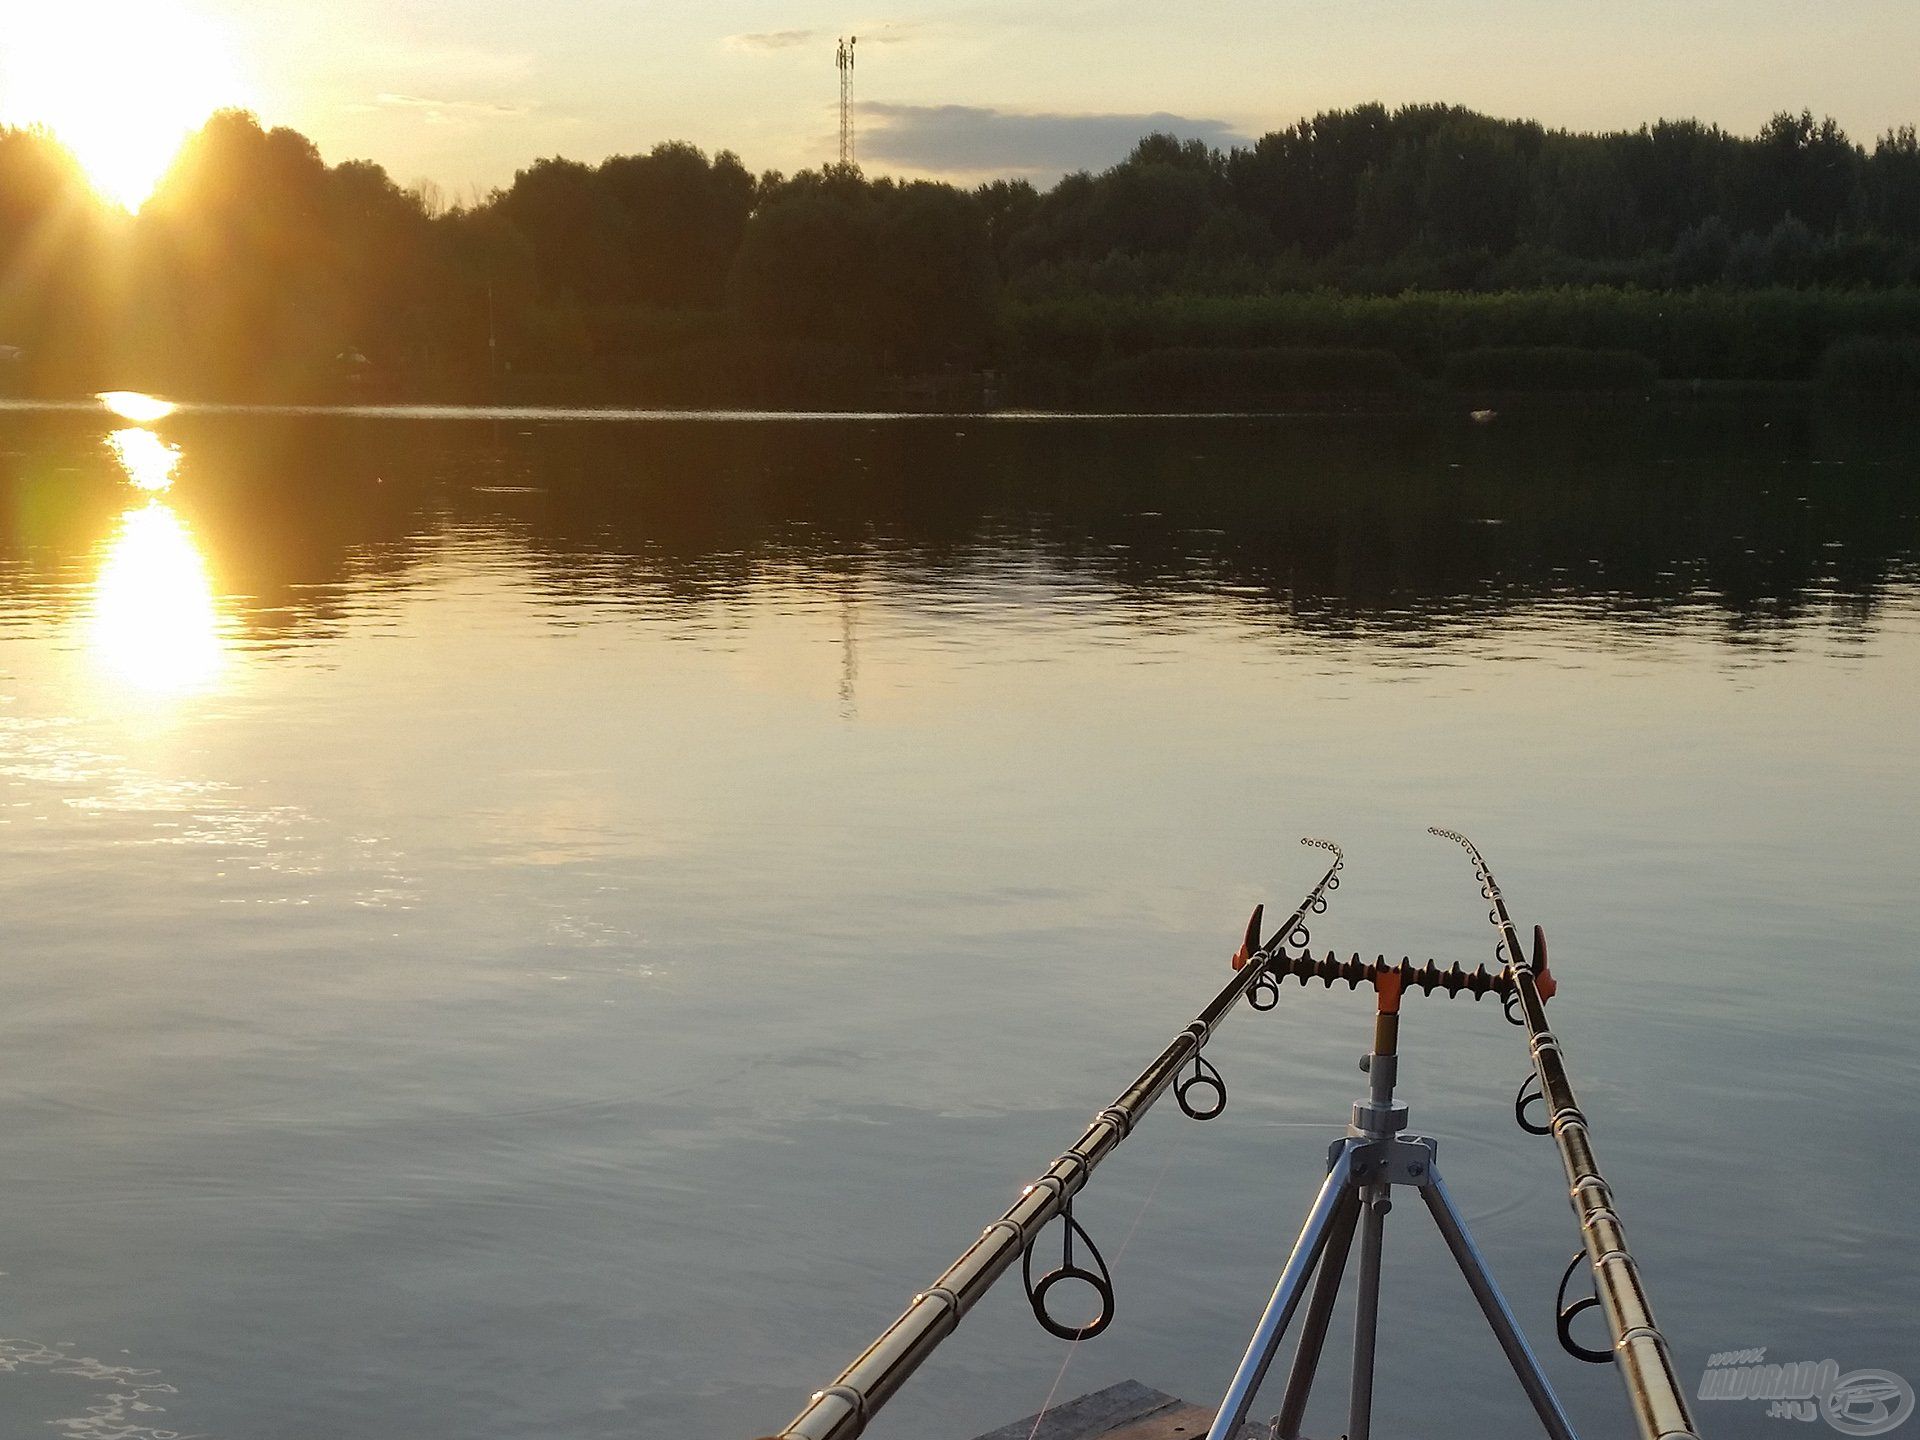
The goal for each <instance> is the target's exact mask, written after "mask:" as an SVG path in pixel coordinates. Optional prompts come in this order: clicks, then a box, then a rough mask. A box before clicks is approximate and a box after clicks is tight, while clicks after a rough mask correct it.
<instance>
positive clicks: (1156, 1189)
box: [1027, 1125, 1192, 1440]
mask: <svg viewBox="0 0 1920 1440" xmlns="http://www.w3.org/2000/svg"><path fill="white" fill-rule="evenodd" d="M1191 1128H1192V1127H1191V1126H1187V1125H1182V1126H1180V1127H1179V1133H1178V1134H1176V1135H1175V1136H1174V1139H1173V1143H1172V1144H1171V1145H1169V1146H1168V1147H1167V1158H1166V1159H1165V1160H1163V1161H1161V1162H1160V1173H1159V1174H1158V1175H1156V1176H1154V1177H1153V1184H1151V1185H1149V1186H1148V1187H1147V1193H1146V1197H1145V1198H1144V1199H1142V1200H1141V1202H1140V1209H1139V1210H1138V1211H1137V1212H1136V1213H1135V1214H1134V1217H1133V1224H1132V1225H1130V1226H1128V1227H1127V1233H1126V1234H1125V1235H1124V1236H1122V1237H1121V1240H1120V1248H1119V1249H1118V1250H1115V1251H1114V1252H1113V1263H1114V1265H1115V1267H1116V1268H1117V1267H1118V1266H1119V1264H1120V1262H1121V1261H1122V1260H1124V1259H1126V1258H1127V1247H1128V1246H1129V1245H1131V1244H1133V1237H1134V1232H1136V1231H1137V1230H1139V1228H1140V1222H1141V1221H1142V1220H1144V1219H1146V1218H1147V1211H1148V1209H1149V1208H1151V1206H1152V1205H1153V1197H1154V1196H1155V1195H1157V1194H1159V1193H1160V1182H1161V1181H1162V1180H1165V1179H1166V1178H1167V1172H1168V1171H1169V1170H1171V1169H1172V1168H1173V1162H1174V1160H1175V1159H1177V1158H1178V1157H1179V1154H1180V1147H1181V1146H1182V1145H1184V1144H1186V1143H1187V1131H1188V1130H1189V1129H1191ZM1079 1352H1080V1342H1079V1341H1078V1340H1077V1339H1076V1340H1072V1341H1069V1342H1068V1344H1067V1355H1066V1358H1065V1359H1064V1360H1062V1361H1061V1362H1060V1373H1059V1374H1058V1375H1055V1376H1054V1377H1053V1385H1052V1387H1051V1388H1049V1389H1048V1391H1047V1398H1046V1400H1045V1401H1044V1402H1042V1404H1041V1406H1040V1413H1039V1414H1038V1415H1036V1416H1034V1417H1033V1429H1031V1430H1029V1431H1028V1432H1027V1440H1034V1436H1036V1435H1038V1434H1039V1433H1040V1427H1041V1426H1042V1425H1044V1424H1045V1423H1046V1420H1047V1412H1049V1411H1050V1410H1052V1409H1053V1401H1054V1397H1055V1396H1057V1395H1058V1394H1059V1393H1060V1386H1061V1383H1062V1382H1063V1381H1064V1380H1065V1379H1066V1378H1067V1368H1068V1367H1069V1366H1070V1365H1072V1364H1073V1357H1074V1356H1075V1355H1077V1354H1078V1353H1079Z"/></svg>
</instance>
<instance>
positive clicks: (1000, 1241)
mask: <svg viewBox="0 0 1920 1440" xmlns="http://www.w3.org/2000/svg"><path fill="white" fill-rule="evenodd" d="M1305 843H1307V844H1310V845H1316V846H1318V847H1319V848H1321V849H1324V850H1331V851H1332V852H1333V857H1334V859H1333V864H1332V865H1330V866H1328V867H1327V873H1326V874H1324V875H1322V876H1321V877H1320V883H1319V884H1318V885H1315V886H1314V887H1313V889H1312V890H1311V891H1309V892H1308V894H1307V898H1306V899H1304V900H1302V901H1301V902H1300V908H1299V909H1298V910H1295V911H1294V912H1293V916H1292V918H1291V919H1289V920H1288V921H1287V923H1286V924H1285V925H1283V926H1281V927H1280V929H1279V931H1277V932H1276V933H1275V934H1274V936H1273V938H1272V939H1270V940H1268V941H1267V942H1266V943H1265V944H1264V945H1259V944H1257V938H1256V941H1255V944H1254V945H1253V946H1251V947H1250V949H1251V954H1250V955H1249V956H1248V957H1247V958H1248V959H1249V960H1251V961H1252V962H1253V963H1248V964H1245V965H1244V967H1243V968H1241V969H1239V970H1237V971H1236V973H1235V974H1234V977H1233V979H1232V980H1231V981H1229V982H1228V983H1227V986H1226V988H1225V989H1223V990H1221V992H1220V993H1219V994H1218V995H1216V996H1214V998H1213V999H1212V1001H1211V1002H1209V1003H1208V1005H1207V1007H1206V1009H1204V1010H1202V1011H1201V1012H1200V1014H1199V1015H1198V1016H1197V1017H1196V1018H1195V1019H1194V1021H1193V1023H1192V1024H1190V1025H1188V1026H1187V1028H1186V1029H1184V1030H1182V1031H1181V1032H1180V1034H1179V1035H1178V1036H1176V1037H1175V1038H1174V1041H1173V1043H1172V1044H1171V1045H1169V1046H1167V1048H1166V1049H1165V1050H1163V1051H1162V1052H1161V1054H1160V1058H1159V1059H1157V1060H1155V1061H1154V1062H1153V1064H1151V1065H1149V1066H1148V1067H1147V1068H1146V1069H1145V1070H1143V1071H1141V1072H1140V1076H1139V1078H1138V1079H1136V1080H1135V1081H1134V1082H1133V1083H1132V1084H1131V1085H1129V1086H1128V1087H1127V1088H1126V1089H1125V1090H1124V1091H1122V1092H1121V1094H1120V1098H1119V1099H1117V1100H1115V1101H1114V1102H1113V1104H1111V1105H1109V1106H1108V1107H1107V1108H1106V1109H1105V1110H1102V1111H1101V1112H1100V1113H1099V1114H1098V1115H1096V1116H1095V1117H1094V1119H1093V1123H1092V1124H1091V1125H1089V1126H1088V1127H1087V1132H1086V1134H1084V1135H1082V1136H1081V1137H1080V1138H1079V1139H1078V1140H1076V1141H1074V1142H1073V1144H1072V1145H1071V1146H1070V1147H1069V1148H1068V1149H1067V1151H1066V1152H1065V1153H1064V1154H1062V1155H1061V1157H1060V1158H1059V1159H1058V1160H1056V1161H1054V1162H1053V1164H1051V1165H1049V1166H1048V1167H1047V1168H1046V1169H1045V1170H1044V1171H1042V1172H1041V1174H1040V1177H1039V1178H1038V1179H1036V1180H1035V1181H1034V1182H1033V1183H1032V1184H1030V1185H1028V1186H1027V1187H1026V1188H1025V1189H1023V1190H1022V1191H1021V1192H1020V1198H1019V1199H1018V1200H1016V1201H1015V1202H1014V1203H1013V1206H1012V1208H1010V1209H1009V1210H1008V1211H1007V1213H1006V1214H1004V1215H1002V1216H1001V1217H1000V1218H999V1219H998V1220H996V1221H994V1222H993V1223H992V1224H991V1225H989V1226H988V1227H987V1228H986V1230H985V1231H984V1232H983V1233H982V1234H981V1236H980V1238H979V1239H978V1240H976V1241H974V1242H973V1244H972V1245H971V1246H969V1247H968V1248H967V1249H966V1251H964V1252H963V1253H962V1254H961V1256H960V1258H959V1259H958V1260H956V1261H954V1262H953V1264H951V1265H949V1266H948V1267H947V1269H946V1270H945V1272H944V1273H942V1274H941V1276H940V1278H939V1279H937V1280H935V1281H934V1282H933V1284H932V1285H930V1286H928V1287H927V1288H926V1289H925V1290H922V1291H921V1292H920V1293H919V1294H918V1295H915V1296H914V1297H913V1303H912V1304H910V1305H908V1306H907V1308H906V1311H905V1313H903V1314H902V1315H901V1316H900V1318H899V1319H898V1320H896V1321H894V1322H893V1324H891V1325H889V1326H888V1327H887V1328H886V1329H885V1330H884V1331H882V1332H881V1333H880V1337H879V1338H878V1339H877V1340H875V1341H874V1342H873V1343H872V1344H871V1345H869V1346H868V1347H867V1348H866V1349H865V1350H864V1351H863V1352H861V1355H860V1358H859V1359H857V1360H855V1361H854V1362H853V1363H852V1364H851V1365H849V1366H848V1367H847V1368H846V1369H845V1370H843V1371H841V1372H840V1376H839V1378H838V1379H836V1380H835V1381H834V1382H833V1383H832V1384H831V1385H829V1386H827V1388H826V1389H824V1390H821V1391H818V1392H816V1393H815V1394H814V1396H813V1398H812V1399H810V1400H809V1401H808V1402H807V1405H806V1408H805V1409H803V1410H802V1411H801V1412H800V1413H799V1414H798V1415H796V1416H794V1417H793V1419H792V1420H791V1421H789V1422H788V1423H787V1426H786V1428H785V1429H783V1430H781V1431H779V1432H778V1434H777V1436H769V1437H766V1440H852V1437H853V1436H855V1435H858V1434H860V1432H861V1431H863V1430H865V1429H866V1428H867V1424H868V1422H869V1421H871V1420H872V1418H873V1416H874V1414H875V1413H876V1412H877V1411H878V1410H879V1409H880V1407H881V1406H882V1405H884V1404H886V1403H887V1401H888V1400H889V1399H890V1398H891V1397H892V1396H893V1394H894V1392H895V1391H897V1390H898V1389H899V1388H900V1387H901V1385H902V1384H904V1383H905V1382H906V1380H907V1379H908V1377H909V1376H911V1375H912V1374H913V1372H914V1371H916V1370H918V1369H919V1368H920V1366H921V1365H922V1364H923V1363H924V1362H925V1361H926V1359H927V1357H928V1356H929V1355H931V1354H932V1353H933V1351H934V1349H935V1347H936V1346H938V1345H939V1343H940V1342H941V1341H942V1340H944V1339H946V1338H947V1336H949V1335H951V1334H952V1333H953V1331H954V1329H955V1327H956V1326H958V1325H959V1323H960V1317H961V1316H963V1315H965V1314H966V1313H967V1311H969V1310H971V1309H972V1308H973V1307H974V1305H975V1304H976V1303H977V1302H978V1301H979V1299H980V1297H981V1296H983V1295H985V1294H986V1293H987V1290H988V1289H989V1288H990V1287H991V1286H992V1285H993V1282H994V1281H995V1280H998V1279H999V1278H1000V1276H1001V1275H1002V1274H1004V1273H1005V1272H1006V1270H1007V1268H1008V1267H1009V1266H1010V1265H1012V1264H1013V1263H1014V1262H1015V1261H1016V1260H1018V1259H1019V1258H1020V1256H1021V1255H1022V1254H1024V1253H1025V1251H1026V1248H1027V1246H1028V1245H1030V1244H1031V1243H1032V1242H1033V1238H1034V1237H1035V1236H1036V1235H1038V1234H1039V1233H1040V1230H1041V1227H1042V1226H1044V1225H1046V1224H1047V1222H1048V1221H1050V1220H1052V1219H1053V1218H1054V1217H1055V1216H1056V1215H1058V1214H1059V1213H1060V1211H1061V1209H1062V1208H1063V1207H1064V1206H1065V1205H1066V1203H1067V1202H1068V1201H1069V1200H1071V1199H1072V1198H1073V1197H1074V1196H1075V1195H1076V1194H1078V1193H1079V1192H1080V1190H1081V1188H1082V1187H1083V1186H1085V1185H1086V1183H1087V1180H1088V1178H1089V1177H1090V1176H1091V1175H1092V1174H1093V1171H1094V1167H1095V1166H1097V1165H1098V1164H1099V1163H1100V1162H1101V1161H1102V1160H1104V1159H1106V1158H1107V1156H1109V1155H1111V1154H1112V1153H1113V1152H1114V1150H1115V1149H1116V1148H1117V1147H1118V1146H1119V1144H1120V1142H1121V1141H1122V1140H1124V1139H1126V1138H1127V1136H1128V1135H1130V1134H1132V1133H1133V1129H1134V1127H1135V1126H1136V1125H1138V1124H1139V1123H1140V1119H1141V1117H1142V1116H1144V1115H1145V1114H1146V1113H1147V1111H1148V1110H1150V1109H1152V1108H1153V1102H1154V1101H1156V1100H1158V1099H1159V1098H1160V1097H1161V1096H1162V1095H1163V1094H1165V1093H1166V1091H1167V1087H1168V1086H1169V1085H1171V1084H1172V1083H1173V1081H1174V1077H1175V1076H1176V1075H1177V1074H1178V1072H1179V1070H1180V1067H1181V1066H1182V1065H1183V1064H1185V1063H1186V1062H1187V1061H1188V1060H1189V1059H1190V1058H1191V1057H1192V1056H1194V1055H1196V1054H1197V1053H1199V1051H1200V1049H1201V1047H1202V1046H1204V1045H1205V1044H1206V1043H1207V1041H1208V1039H1209V1038H1211V1036H1212V1035H1213V1032H1214V1029H1215V1027H1217V1026H1218V1025H1219V1023H1220V1022H1221V1020H1223V1019H1225V1018H1226V1015H1227V1012H1228V1011H1230V1010H1232V1009H1233V1007H1234V1006H1235V1005H1237V1004H1239V1003H1240V1000H1241V997H1243V996H1244V995H1245V994H1246V993H1247V990H1248V989H1249V988H1250V987H1251V986H1252V985H1253V983H1254V981H1255V980H1257V979H1258V978H1259V977H1260V976H1262V975H1264V974H1265V973H1266V972H1267V966H1268V964H1269V963H1271V962H1274V961H1279V960H1284V959H1285V955H1284V952H1283V951H1282V948H1281V947H1282V946H1283V945H1284V944H1285V943H1286V941H1287V939H1288V937H1290V936H1292V935H1293V934H1294V933H1295V931H1296V930H1297V929H1298V928H1299V927H1300V926H1301V925H1302V923H1303V922H1304V921H1305V919H1306V917H1307V914H1308V912H1309V911H1317V910H1323V909H1325V908H1326V905H1325V896H1326V893H1327V891H1328V890H1329V889H1331V888H1334V887H1336V886H1337V885H1338V884H1339V881H1338V879H1337V878H1336V876H1337V875H1338V873H1339V870H1340V866H1341V863H1342V862H1341V858H1340V849H1339V847H1338V846H1336V845H1333V844H1330V843H1328V842H1326V841H1324V840H1322V841H1312V840H1310V841H1307V842H1305ZM1255 924H1256V925H1257V924H1258V917H1257V913H1256V920H1255ZM1302 938H1303V940H1304V932H1302Z"/></svg>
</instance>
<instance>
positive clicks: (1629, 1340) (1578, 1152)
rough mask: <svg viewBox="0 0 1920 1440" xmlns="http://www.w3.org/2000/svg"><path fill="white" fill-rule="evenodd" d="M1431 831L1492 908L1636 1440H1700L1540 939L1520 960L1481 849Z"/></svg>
mask: <svg viewBox="0 0 1920 1440" xmlns="http://www.w3.org/2000/svg"><path fill="white" fill-rule="evenodd" d="M1433 833H1434V834H1435V835H1438V836H1440V837H1441V838H1442V839H1443V840H1451V841H1453V842H1454V843H1455V844H1456V845H1458V846H1460V847H1461V848H1462V849H1463V850H1465V851H1466V852H1467V854H1468V855H1470V856H1472V857H1473V868H1474V871H1475V873H1477V874H1478V875H1479V877H1480V887H1481V895H1482V897H1483V898H1485V899H1486V900H1488V901H1490V902H1491V903H1492V906H1493V909H1492V910H1491V911H1490V912H1489V916H1488V918H1489V919H1490V920H1491V921H1492V923H1493V926H1494V928H1495V929H1497V930H1498V931H1499V932H1500V938H1501V940H1502V942H1503V944H1504V947H1505V951H1506V969H1507V973H1506V978H1507V980H1508V981H1509V982H1510V983H1511V985H1512V986H1513V990H1514V995H1515V999H1516V1003H1517V1005H1518V1007H1519V1010H1520V1014H1521V1016H1522V1018H1523V1019H1524V1020H1525V1023H1526V1027H1527V1046H1528V1050H1529V1052H1530V1054H1531V1055H1532V1058H1533V1068H1534V1073H1535V1074H1536V1075H1537V1076H1538V1077H1539V1080H1540V1093H1541V1094H1542V1095H1544V1096H1545V1097H1546V1109H1547V1114H1548V1117H1549V1124H1550V1125H1551V1127H1552V1131H1553V1142H1554V1144H1555V1145H1557V1146H1558V1147H1559V1149H1560V1163H1561V1165H1562V1166H1563V1167H1564V1168H1565V1170H1566V1172H1567V1186H1568V1198H1569V1200H1570V1201H1571V1203H1572V1205H1573V1213H1574V1216H1575V1218H1576V1219H1578V1220H1579V1222H1580V1238H1581V1243H1582V1244H1583V1245H1584V1246H1585V1248H1586V1252H1587V1263H1588V1265H1589V1266H1590V1267H1591V1268H1592V1270H1593V1285H1594V1293H1595V1294H1596V1295H1598V1296H1599V1297H1600V1308H1601V1311H1602V1312H1603V1313H1604V1314H1605V1315H1606V1317H1607V1330H1608V1333H1609V1334H1610V1335H1611V1337H1612V1341H1613V1361H1614V1367H1615V1368H1616V1369H1617V1370H1618V1371H1619V1372H1620V1379H1621V1381H1622V1383H1624V1384H1625V1386H1626V1388H1627V1398H1628V1400H1629V1401H1630V1402H1631V1404H1632V1406H1633V1418H1634V1422H1635V1423H1636V1424H1637V1425H1638V1426H1639V1427H1640V1435H1641V1437H1642V1440H1698V1437H1699V1432H1698V1431H1697V1430H1696V1429H1695V1427H1694V1421H1693V1413H1692V1412H1691V1411H1690V1410H1689V1409H1688V1408H1687V1397H1686V1394H1685V1392H1684V1391H1683V1390H1682V1389H1681V1388H1680V1381H1679V1378H1678V1377H1677V1376H1676V1375H1675V1374H1674V1371H1673V1357H1672V1355H1671V1354H1669V1353H1668V1350H1667V1341H1666V1337H1665V1336H1663V1335H1662V1334H1661V1333H1660V1327H1659V1326H1658V1325H1657V1324H1656V1323H1655V1322H1654V1318H1653V1305H1652V1304H1651V1302H1649V1301H1648V1299H1647V1292H1646V1289H1645V1287H1643V1286H1642V1285H1641V1283H1640V1271H1639V1268H1638V1267H1637V1266H1636V1265H1635V1264H1634V1263H1633V1256H1632V1254H1630V1253H1629V1252H1628V1250H1627V1237H1626V1232H1625V1231H1624V1230H1622V1229H1621V1226H1620V1217H1619V1215H1618V1213H1617V1212H1616V1211H1615V1209H1614V1204H1613V1191H1612V1190H1611V1189H1609V1188H1608V1186H1607V1182H1606V1180H1605V1178H1604V1177H1603V1176H1602V1175H1601V1174H1600V1164H1599V1162H1598V1161H1597V1160H1595V1159H1594V1155H1593V1141H1592V1138H1591V1137H1590V1136H1589V1135H1588V1134H1587V1119H1586V1116H1584V1115H1582V1114H1581V1113H1580V1106H1579V1104H1578V1102H1577V1101H1576V1100H1575V1099H1574V1094H1573V1082H1572V1081H1571V1080H1569V1079H1568V1078H1567V1066H1566V1062H1565V1060H1563V1059H1562V1058H1561V1054H1560V1042H1559V1041H1558V1040H1557V1039H1555V1038H1554V1034H1553V1031H1552V1030H1550V1029H1548V1028H1547V1007H1546V1003H1545V997H1544V995H1543V993H1542V991H1543V989H1544V990H1545V993H1546V994H1551V993H1552V990H1551V988H1550V987H1548V986H1543V984H1542V983H1541V982H1542V980H1543V979H1544V978H1545V977H1546V975H1547V973H1548V971H1547V938H1546V934H1545V932H1544V931H1542V930H1541V929H1540V927H1539V926H1537V925H1536V926H1535V927H1534V929H1533V952H1532V956H1531V958H1530V959H1529V958H1527V957H1524V956H1523V955H1522V953H1521V950H1520V937H1519V935H1518V934H1517V933H1516V931H1515V929H1514V924H1513V920H1512V919H1511V918H1510V917H1509V916H1508V914H1507V902H1506V901H1505V900H1504V899H1502V898H1501V895H1500V886H1499V885H1498V883H1496V882H1495V880H1494V878H1493V872H1492V871H1491V870H1490V869H1488V868H1487V862H1486V861H1485V860H1484V859H1483V858H1482V857H1481V854H1480V851H1479V850H1478V849H1477V848H1476V847H1475V846H1474V843H1473V842H1472V841H1471V840H1469V839H1467V837H1466V836H1464V835H1461V834H1459V833H1458V832H1456V831H1452V830H1438V829H1436V830H1435V831H1434V832H1433Z"/></svg>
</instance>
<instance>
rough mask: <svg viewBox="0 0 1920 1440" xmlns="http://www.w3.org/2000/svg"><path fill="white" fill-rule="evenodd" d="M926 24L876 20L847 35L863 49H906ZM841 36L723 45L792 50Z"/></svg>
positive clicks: (754, 37) (795, 35)
mask: <svg viewBox="0 0 1920 1440" xmlns="http://www.w3.org/2000/svg"><path fill="white" fill-rule="evenodd" d="M926 29H927V26H926V22H925V21H924V20H875V21H874V22H873V23H871V24H869V25H855V26H854V27H853V28H852V29H851V30H849V31H847V32H846V33H847V34H850V35H856V36H858V37H859V40H860V43H861V44H862V45H904V44H906V43H907V42H908V41H909V40H915V39H918V38H920V37H921V36H922V35H924V34H925V33H926ZM838 38H839V36H837V35H832V36H830V35H828V33H827V32H826V31H824V30H755V31H752V32H750V33H748V34H745V35H729V36H727V38H726V40H725V41H724V42H723V43H725V44H726V45H728V46H730V47H731V48H733V49H735V50H762V51H764V50H791V49H793V48H795V47H796V46H799V45H812V44H814V43H816V42H818V43H819V44H822V45H824V44H826V43H827V41H828V40H830V39H838Z"/></svg>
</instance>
